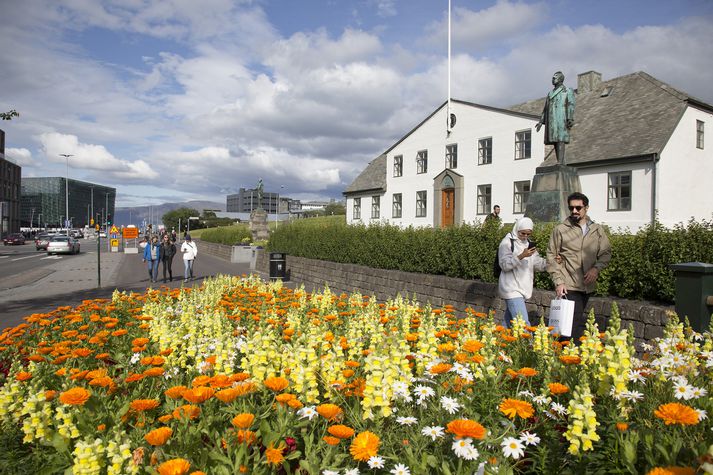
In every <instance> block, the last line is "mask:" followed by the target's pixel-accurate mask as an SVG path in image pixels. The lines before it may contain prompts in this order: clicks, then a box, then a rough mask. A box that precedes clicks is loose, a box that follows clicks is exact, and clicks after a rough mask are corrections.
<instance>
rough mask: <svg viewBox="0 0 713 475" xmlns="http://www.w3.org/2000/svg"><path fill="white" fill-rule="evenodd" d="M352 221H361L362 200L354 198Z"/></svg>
mask: <svg viewBox="0 0 713 475" xmlns="http://www.w3.org/2000/svg"><path fill="white" fill-rule="evenodd" d="M352 219H361V198H354V204H353V205H352Z"/></svg>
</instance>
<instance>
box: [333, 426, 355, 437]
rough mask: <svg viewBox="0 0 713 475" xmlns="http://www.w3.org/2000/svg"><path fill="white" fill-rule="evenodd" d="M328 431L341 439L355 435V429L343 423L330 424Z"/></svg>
mask: <svg viewBox="0 0 713 475" xmlns="http://www.w3.org/2000/svg"><path fill="white" fill-rule="evenodd" d="M327 432H329V433H330V434H332V435H333V436H334V437H339V438H340V439H348V438H350V437H351V436H353V435H354V429H352V428H351V427H349V426H345V425H343V424H337V425H334V426H330V427H329V428H328V429H327Z"/></svg>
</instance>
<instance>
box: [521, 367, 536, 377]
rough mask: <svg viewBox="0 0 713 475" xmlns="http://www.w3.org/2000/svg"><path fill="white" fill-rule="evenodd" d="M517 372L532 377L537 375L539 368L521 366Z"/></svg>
mask: <svg viewBox="0 0 713 475" xmlns="http://www.w3.org/2000/svg"><path fill="white" fill-rule="evenodd" d="M517 373H518V374H519V375H520V376H524V377H526V378H530V377H532V376H537V370H536V369H534V368H528V367H527V366H525V367H524V368H520V369H519V370H518V371H517Z"/></svg>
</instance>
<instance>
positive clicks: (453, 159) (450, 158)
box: [446, 143, 458, 170]
mask: <svg viewBox="0 0 713 475" xmlns="http://www.w3.org/2000/svg"><path fill="white" fill-rule="evenodd" d="M446 168H450V169H451V170H452V169H454V168H458V144H457V143H452V144H448V145H446Z"/></svg>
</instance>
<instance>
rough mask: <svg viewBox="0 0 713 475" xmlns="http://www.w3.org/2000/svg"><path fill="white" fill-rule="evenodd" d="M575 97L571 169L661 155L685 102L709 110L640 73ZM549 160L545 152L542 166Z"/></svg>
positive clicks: (522, 108)
mask: <svg viewBox="0 0 713 475" xmlns="http://www.w3.org/2000/svg"><path fill="white" fill-rule="evenodd" d="M605 91H608V92H609V94H608V95H605V96H602V94H603V93H604V92H605ZM576 99H577V103H576V108H575V112H574V123H575V125H574V127H573V128H572V133H571V139H570V140H571V141H570V143H569V145H567V163H568V164H573V165H575V164H585V163H590V162H597V161H600V160H609V159H617V158H625V157H640V156H650V155H651V154H654V153H661V151H662V150H663V148H664V147H665V145H666V142H668V139H669V138H670V137H671V134H672V133H673V131H674V129H675V128H676V125H677V124H678V122H679V120H680V119H681V116H682V115H683V112H684V111H685V109H686V107H687V105H688V104H692V105H695V106H697V107H702V108H704V109H713V107H711V106H710V105H708V104H705V103H703V102H702V101H698V100H697V99H695V98H693V97H690V96H689V95H687V94H685V93H683V92H681V91H679V90H677V89H675V88H673V87H671V86H669V85H668V84H666V83H664V82H661V81H659V80H658V79H656V78H654V77H652V76H650V75H648V74H646V73H644V72H637V73H633V74H629V75H627V76H621V77H618V78H614V79H611V80H609V81H602V82H601V83H600V84H599V85H597V86H596V87H594V88H593V89H592V90H591V91H586V92H579V91H578V92H577V96H576ZM544 103H545V98H544V97H542V98H540V99H536V100H533V101H529V102H525V103H523V104H518V105H516V106H513V107H511V108H510V109H512V110H514V111H517V112H526V113H531V114H540V113H541V112H542V108H543V106H544ZM554 160H555V158H554V154H551V155H550V156H549V157H548V159H547V162H550V161H552V162H554Z"/></svg>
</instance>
